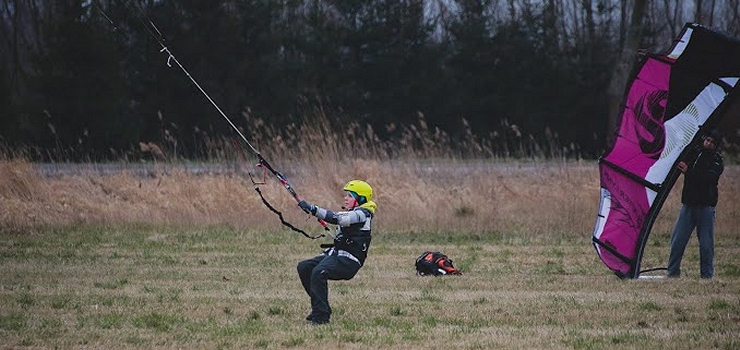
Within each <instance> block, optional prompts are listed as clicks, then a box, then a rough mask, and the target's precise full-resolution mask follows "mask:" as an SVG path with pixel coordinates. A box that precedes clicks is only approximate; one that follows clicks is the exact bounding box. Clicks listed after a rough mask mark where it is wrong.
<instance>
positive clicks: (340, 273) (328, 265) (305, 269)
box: [298, 253, 360, 322]
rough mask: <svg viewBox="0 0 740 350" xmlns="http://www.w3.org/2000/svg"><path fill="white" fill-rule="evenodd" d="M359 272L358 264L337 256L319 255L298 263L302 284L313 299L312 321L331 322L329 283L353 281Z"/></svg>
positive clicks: (310, 317)
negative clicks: (333, 281)
mask: <svg viewBox="0 0 740 350" xmlns="http://www.w3.org/2000/svg"><path fill="white" fill-rule="evenodd" d="M334 254H336V253H334ZM359 270H360V264H358V263H357V262H355V261H352V260H350V259H348V258H345V257H339V256H336V255H319V256H316V257H314V258H312V259H308V260H303V261H301V262H299V263H298V276H299V277H300V278H301V284H303V289H305V290H306V293H307V294H308V296H310V297H311V315H309V319H310V320H311V321H314V322H329V316H330V315H331V307H329V286H328V283H327V281H328V280H348V279H351V278H352V277H354V276H355V274H357V271H359Z"/></svg>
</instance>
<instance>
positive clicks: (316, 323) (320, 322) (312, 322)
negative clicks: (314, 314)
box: [311, 319, 329, 326]
mask: <svg viewBox="0 0 740 350" xmlns="http://www.w3.org/2000/svg"><path fill="white" fill-rule="evenodd" d="M328 323H329V320H318V319H312V320H311V325H312V326H320V325H322V324H328Z"/></svg>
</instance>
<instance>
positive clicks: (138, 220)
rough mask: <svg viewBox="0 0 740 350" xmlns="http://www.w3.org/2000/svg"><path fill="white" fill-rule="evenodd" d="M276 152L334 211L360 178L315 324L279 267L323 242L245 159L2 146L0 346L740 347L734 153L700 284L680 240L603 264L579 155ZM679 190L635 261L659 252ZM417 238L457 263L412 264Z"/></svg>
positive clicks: (306, 192)
mask: <svg viewBox="0 0 740 350" xmlns="http://www.w3.org/2000/svg"><path fill="white" fill-rule="evenodd" d="M283 166H285V169H282V168H281V169H280V170H283V171H284V172H285V173H286V174H290V176H289V179H290V180H292V182H293V185H294V186H295V187H296V189H297V190H298V192H299V194H301V195H302V196H303V197H305V198H307V199H309V200H312V201H314V202H316V203H317V204H320V205H323V206H328V207H330V208H336V206H338V205H339V204H340V203H341V202H340V201H341V185H342V184H343V183H344V182H345V181H346V180H348V179H351V178H363V179H367V180H368V182H370V183H371V184H373V185H374V186H375V189H376V194H377V195H376V201H377V202H378V205H379V209H378V217H377V219H376V221H375V222H374V223H375V227H374V232H373V236H374V240H373V246H372V247H371V249H370V254H369V258H368V260H367V263H366V266H365V267H363V269H361V270H360V273H359V274H358V276H357V277H356V278H354V279H353V280H351V281H342V282H331V284H330V302H331V303H332V307H333V309H334V315H333V317H332V323H331V324H329V325H325V326H319V327H315V326H311V325H309V324H307V323H306V321H305V320H304V317H305V316H306V314H308V312H309V311H310V309H309V299H308V297H307V296H306V295H305V292H304V291H303V289H302V288H301V286H300V282H299V281H298V278H297V274H296V272H295V264H296V263H297V262H298V261H299V260H302V259H304V258H307V257H310V256H312V255H313V254H315V253H317V252H318V251H319V249H318V243H319V241H310V240H308V239H306V238H304V237H303V236H301V235H299V234H296V233H294V232H291V231H289V230H287V229H284V228H282V227H281V226H280V224H279V221H278V219H277V218H276V217H275V216H274V215H273V214H272V213H270V212H269V211H267V209H265V208H264V207H263V206H262V204H261V202H260V201H259V197H258V196H257V195H256V193H254V191H253V189H252V185H251V183H250V182H249V180H248V178H245V177H244V176H241V175H238V174H218V175H198V176H194V175H189V174H185V173H164V172H162V173H157V172H155V173H152V174H150V175H149V176H146V177H141V176H135V175H132V174H126V173H121V174H115V175H94V174H92V175H90V174H88V175H67V176H52V177H45V176H41V175H39V174H38V173H37V172H35V171H34V169H33V166H32V165H31V164H28V163H25V162H23V161H4V162H0V348H3V349H36V348H39V349H41V348H43V349H49V348H61V349H66V348H109V349H124V348H155V349H182V348H193V349H219V348H221V349H246V348H255V349H260V348H296V349H319V348H327V347H338V348H348V349H355V348H356V349H360V348H362V349H366V348H383V349H410V348H429V349H443V348H445V349H448V348H454V349H617V348H619V349H621V348H646V349H691V348H695V349H699V348H701V349H710V348H716V349H737V348H740V340H738V336H737V334H738V333H737V332H738V329H740V295H739V294H738V291H739V290H740V237H739V236H738V235H737V234H736V232H735V231H736V228H737V227H740V222H739V220H740V219H738V217H740V205H738V204H737V203H735V201H733V200H731V199H733V198H738V196H739V195H740V184H739V183H738V181H740V176H739V175H740V168H739V167H737V166H728V168H727V170H726V173H725V175H723V178H722V181H721V189H720V191H721V199H720V204H719V205H718V217H717V232H716V235H717V238H716V277H715V279H714V280H711V281H703V280H700V279H699V276H698V247H697V242H696V240H695V239H693V240H692V242H691V243H690V244H689V247H688V248H687V251H686V256H685V259H684V277H682V278H681V279H670V280H666V279H660V280H658V279H656V280H634V281H633V280H619V279H618V278H616V277H615V276H614V275H613V274H611V273H610V272H609V271H608V270H607V269H606V267H604V265H603V264H602V263H601V262H600V261H599V260H598V257H597V256H596V253H595V251H594V249H593V247H592V246H591V243H590V238H591V231H592V229H593V224H594V223H595V215H596V210H597V205H598V174H597V171H596V165H595V163H588V162H586V163H578V162H540V163H537V162H531V163H521V162H514V161H510V162H498V163H497V162H488V163H487V162H452V161H449V160H448V161H433V160H426V161H423V162H417V163H413V162H404V163H398V164H389V163H388V162H380V161H346V162H325V163H322V162H316V161H315V162H312V163H311V165H310V166H309V165H307V164H304V163H300V162H296V163H294V164H293V163H292V164H288V165H287V166H286V165H284V164H283ZM269 180H270V182H268V184H267V185H263V186H261V188H262V190H263V191H264V192H265V194H266V196H267V197H268V199H270V200H271V201H272V202H273V204H275V205H276V207H278V208H279V209H281V210H283V211H284V213H285V214H286V218H287V219H288V220H289V221H291V222H293V223H295V224H298V225H299V226H301V227H303V228H308V229H309V230H311V231H312V232H314V233H316V232H319V227H318V225H316V224H315V222H314V221H312V220H310V219H307V218H306V216H305V215H304V214H303V213H302V212H300V210H298V209H297V208H296V207H295V202H294V201H292V198H290V196H289V195H288V194H287V192H286V191H285V190H284V189H283V188H281V187H280V186H279V184H277V182H275V181H274V180H271V179H269ZM680 186H681V183H680V181H679V183H678V184H677V188H680ZM674 192H677V191H674ZM677 197H678V196H677V194H674V195H672V196H671V197H670V198H669V200H668V202H667V203H666V206H665V209H664V210H663V213H662V214H661V217H660V218H659V220H658V222H656V226H655V229H654V231H653V234H652V236H651V239H650V241H649V243H648V247H647V248H646V251H645V259H644V260H643V267H644V268H648V267H660V266H664V265H665V261H666V259H667V254H668V246H667V245H668V241H669V232H670V228H671V226H672V224H673V221H674V220H675V217H676V214H677V211H678V198H677ZM322 242H323V241H322ZM425 250H440V251H442V252H444V253H446V254H448V255H449V256H450V257H451V258H452V259H453V261H454V262H455V265H456V266H457V267H459V268H461V269H462V270H463V272H464V275H463V276H450V277H443V278H434V277H417V276H416V275H415V274H414V268H413V262H414V260H415V258H416V257H417V256H418V255H419V254H421V253H422V252H423V251H425Z"/></svg>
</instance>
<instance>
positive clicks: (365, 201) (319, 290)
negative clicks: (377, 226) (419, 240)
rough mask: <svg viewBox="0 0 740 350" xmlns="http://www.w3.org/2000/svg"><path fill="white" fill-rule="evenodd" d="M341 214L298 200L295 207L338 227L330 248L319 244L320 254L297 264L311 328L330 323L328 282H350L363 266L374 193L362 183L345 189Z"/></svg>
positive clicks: (358, 182)
mask: <svg viewBox="0 0 740 350" xmlns="http://www.w3.org/2000/svg"><path fill="white" fill-rule="evenodd" d="M343 189H344V191H345V195H344V207H342V209H343V210H344V211H337V212H334V211H331V210H327V209H324V208H321V207H318V206H316V205H314V204H311V203H309V202H307V201H304V200H301V201H300V202H298V206H299V207H301V209H303V211H305V212H306V213H308V214H311V215H313V216H316V217H317V218H319V219H321V220H324V221H326V222H327V223H330V224H333V225H337V231H336V235H335V236H334V242H333V244H322V245H321V246H322V247H323V248H326V249H325V250H324V252H323V253H321V254H320V255H318V256H316V257H313V258H311V259H308V260H304V261H301V262H299V263H298V267H297V268H298V276H299V277H300V279H301V284H302V285H303V289H305V290H306V293H307V294H308V296H309V297H311V313H310V314H309V315H308V316H307V317H306V320H307V321H309V322H311V323H312V324H314V325H320V324H325V323H329V317H330V316H331V307H330V306H329V287H328V282H327V281H328V280H349V279H352V278H353V277H354V276H355V275H356V274H357V272H358V271H359V270H360V268H361V267H362V265H363V264H364V263H365V259H366V258H367V251H368V248H370V238H371V237H370V233H371V225H370V224H371V221H372V219H373V217H374V216H375V210H376V209H377V205H376V204H375V202H373V189H372V187H370V185H369V184H368V183H367V182H365V181H361V180H352V181H350V182H348V183H347V184H346V185H344V188H343Z"/></svg>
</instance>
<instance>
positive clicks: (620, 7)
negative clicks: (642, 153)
mask: <svg viewBox="0 0 740 350" xmlns="http://www.w3.org/2000/svg"><path fill="white" fill-rule="evenodd" d="M739 2H740V0H727V1H714V0H710V1H707V0H704V1H697V2H694V1H682V0H663V1H647V0H624V1H617V0H612V1H609V0H564V1H558V0H542V1H534V0H372V1H367V0H342V1H326V0H274V1H265V0H223V1H198V0H179V1H159V0H82V1H80V0H78V1H72V0H4V2H3V4H2V7H1V8H0V25H1V26H0V30H2V33H3V34H2V39H1V40H2V42H0V58H1V61H0V89H1V90H2V94H0V113H1V114H2V118H0V145H4V146H6V147H5V148H7V149H13V148H16V147H22V146H30V147H34V148H35V149H38V150H41V151H40V152H38V157H39V158H41V159H43V158H44V157H48V154H50V153H49V152H44V150H53V149H56V150H59V149H64V150H73V151H70V152H68V153H67V154H68V156H69V158H70V159H69V160H82V159H94V160H105V159H110V158H112V157H115V155H117V154H120V153H121V152H126V150H130V149H132V148H135V147H137V146H136V145H138V144H139V142H149V141H154V142H160V143H162V142H163V140H164V139H165V138H172V139H176V140H178V142H179V146H178V147H179V150H180V152H179V154H180V155H181V156H182V157H186V158H197V157H199V156H201V154H199V152H200V151H199V147H198V145H197V143H198V140H197V137H196V135H197V134H198V133H199V132H200V133H210V134H213V135H220V134H227V133H230V132H231V131H230V130H229V126H228V125H227V124H226V123H224V122H223V120H221V118H220V117H219V115H218V114H217V112H216V111H215V110H214V109H213V106H212V105H210V104H209V102H208V101H207V100H206V99H205V98H204V97H203V96H202V95H201V94H200V92H199V91H198V90H197V89H196V88H195V87H194V86H193V84H191V83H190V81H189V80H188V78H187V76H186V75H185V74H183V72H181V71H179V70H177V69H176V67H170V66H171V65H173V62H172V61H171V58H168V57H167V55H166V53H162V52H160V49H161V48H162V47H161V46H160V42H161V43H162V44H163V45H165V46H166V47H167V48H168V49H169V50H171V51H172V53H173V54H174V55H175V58H176V59H177V60H179V61H180V62H182V63H183V65H184V66H185V67H186V68H187V70H188V71H189V72H190V73H191V74H192V76H193V77H194V78H195V79H196V80H197V82H198V83H199V84H200V85H201V86H202V87H203V89H204V90H205V91H207V92H208V94H209V95H210V96H211V97H213V99H214V101H216V102H217V104H218V105H219V106H220V107H221V108H222V110H223V111H224V112H225V113H226V114H227V115H229V116H232V118H233V119H234V120H235V121H236V123H237V124H238V125H239V126H244V125H245V124H248V123H249V122H250V120H249V119H248V118H247V117H249V116H259V117H260V118H261V119H262V120H264V121H266V122H267V123H270V124H271V125H274V126H275V127H277V128H278V129H280V128H283V127H284V126H287V125H290V124H291V123H296V122H309V123H310V122H311V120H312V119H313V118H317V117H318V116H317V115H316V113H315V111H316V110H317V108H316V107H317V106H319V107H320V108H321V109H322V110H324V111H325V113H326V114H327V115H328V118H330V119H331V122H332V123H361V124H367V125H370V126H372V127H373V128H374V130H375V131H376V132H377V133H378V135H379V136H380V137H383V138H392V137H394V132H395V131H394V130H398V128H394V127H392V126H398V125H408V124H413V123H416V122H417V121H418V119H419V118H420V115H423V118H424V121H425V123H428V124H429V125H431V126H433V127H436V128H439V129H440V130H443V131H444V132H446V133H448V134H449V135H451V137H452V138H455V137H466V135H468V134H467V133H465V132H464V130H463V129H465V128H469V129H470V130H473V131H474V132H475V133H476V135H478V136H479V137H483V138H495V137H498V136H497V135H500V134H501V133H506V132H517V133H520V134H522V135H523V136H522V137H530V138H533V139H536V140H539V139H542V140H545V139H547V140H548V142H549V141H553V142H551V143H553V144H556V146H554V147H568V145H571V146H570V148H569V149H571V150H576V151H575V152H577V153H578V156H584V157H596V156H598V155H600V152H601V151H602V150H603V148H604V146H605V140H606V137H607V135H608V133H609V130H610V129H611V125H610V124H611V123H613V122H611V121H610V120H611V119H610V115H613V114H614V112H613V111H614V109H615V108H616V107H615V105H614V103H613V100H614V99H615V96H619V97H620V98H621V92H622V91H623V89H624V83H623V82H622V83H619V81H616V83H615V77H623V76H625V75H626V73H628V72H623V71H618V70H617V69H618V68H619V67H620V64H621V65H622V67H624V66H625V63H624V62H627V64H626V66H629V64H631V62H632V60H633V59H634V55H633V54H631V53H633V52H634V51H635V50H633V48H635V49H636V48H640V49H647V50H652V51H656V50H657V51H660V50H664V49H666V48H667V47H669V46H670V45H671V44H672V39H673V38H674V37H675V36H676V35H677V34H678V31H679V30H680V29H681V28H682V26H683V24H684V23H685V22H688V21H697V22H699V23H701V24H704V25H707V26H709V27H712V28H715V29H718V30H720V31H724V32H726V33H728V34H729V35H734V36H737V35H738V34H740V33H739V31H740V18H739V14H738V8H739V7H738V3H739ZM728 9H729V10H728ZM625 52H626V53H627V54H624V53H625ZM615 70H616V71H617V72H618V73H619V74H615ZM622 70H625V69H622ZM627 70H628V69H627ZM622 79H623V78H622ZM615 91H617V92H616V93H615ZM573 145H575V146H573Z"/></svg>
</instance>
